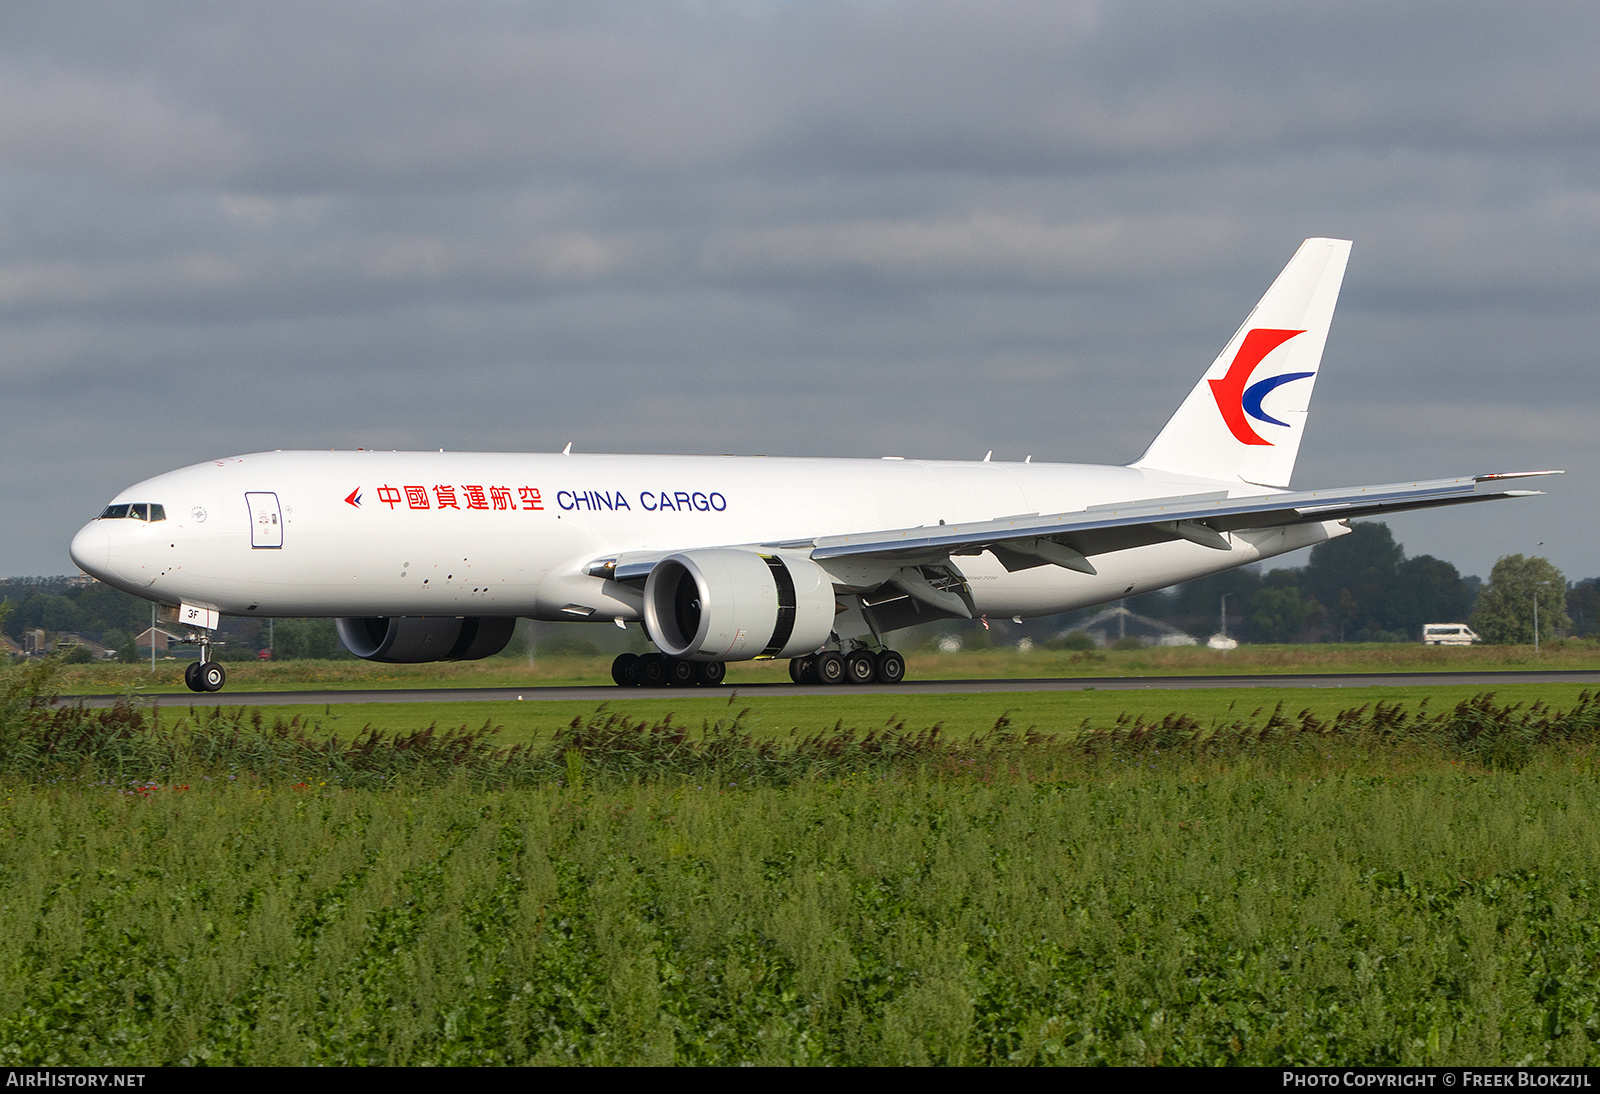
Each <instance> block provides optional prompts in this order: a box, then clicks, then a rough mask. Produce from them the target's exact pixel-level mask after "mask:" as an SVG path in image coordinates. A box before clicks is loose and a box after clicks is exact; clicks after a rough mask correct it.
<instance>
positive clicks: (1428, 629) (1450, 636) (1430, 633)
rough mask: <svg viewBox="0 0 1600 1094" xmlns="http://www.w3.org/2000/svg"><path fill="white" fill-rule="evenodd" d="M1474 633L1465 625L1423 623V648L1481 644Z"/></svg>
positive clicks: (1480, 640)
mask: <svg viewBox="0 0 1600 1094" xmlns="http://www.w3.org/2000/svg"><path fill="white" fill-rule="evenodd" d="M1482 641H1483V639H1482V638H1480V637H1479V636H1478V634H1477V632H1476V631H1474V630H1473V629H1472V628H1471V627H1469V626H1467V625H1466V624H1465V623H1424V624H1423V625H1422V644H1423V645H1424V646H1470V645H1472V644H1473V643H1474V642H1482Z"/></svg>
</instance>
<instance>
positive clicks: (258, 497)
mask: <svg viewBox="0 0 1600 1094" xmlns="http://www.w3.org/2000/svg"><path fill="white" fill-rule="evenodd" d="M244 503H245V506H246V507H247V508H248V509H249V510H250V546H251V547H253V548H257V549H260V548H267V549H270V550H277V549H278V548H281V547H282V546H283V509H282V507H281V506H279V504H278V495H277V494H275V493H272V492H270V491H264V490H257V491H246V493H245V495H244Z"/></svg>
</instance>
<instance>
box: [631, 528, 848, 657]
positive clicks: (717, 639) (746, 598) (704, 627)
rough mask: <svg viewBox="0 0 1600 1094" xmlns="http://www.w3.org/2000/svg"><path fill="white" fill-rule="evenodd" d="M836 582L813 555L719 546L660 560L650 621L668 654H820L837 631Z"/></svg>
mask: <svg viewBox="0 0 1600 1094" xmlns="http://www.w3.org/2000/svg"><path fill="white" fill-rule="evenodd" d="M833 615H834V597H833V581H832V579H831V578H829V577H828V575H827V574H826V573H824V572H823V570H822V567H820V566H818V565H817V564H816V563H815V562H812V561H811V560H810V559H807V558H789V557H786V556H784V555H764V554H760V553H758V552H756V551H741V550H736V549H720V550H706V551H684V552H683V553H681V554H676V555H669V556H667V557H666V558H664V559H662V560H661V561H660V562H658V563H656V565H655V568H654V569H653V570H651V571H650V578H649V580H648V581H646V582H645V587H644V625H645V629H646V630H647V631H649V633H650V640H651V641H653V642H654V643H655V644H656V645H657V646H658V647H659V648H660V649H661V652H662V653H665V654H666V655H667V656H669V657H679V658H684V659H686V660H691V661H748V660H750V659H752V658H756V657H798V656H800V655H802V654H807V653H814V652H815V651H816V650H817V648H818V647H819V646H821V645H822V644H823V643H824V642H826V641H827V640H828V636H829V635H830V634H831V633H832V632H833Z"/></svg>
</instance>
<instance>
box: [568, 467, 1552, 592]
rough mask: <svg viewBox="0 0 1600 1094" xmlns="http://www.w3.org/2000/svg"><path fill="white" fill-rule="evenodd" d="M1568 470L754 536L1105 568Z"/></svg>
mask: <svg viewBox="0 0 1600 1094" xmlns="http://www.w3.org/2000/svg"><path fill="white" fill-rule="evenodd" d="M1559 474H1562V472H1560V471H1513V472H1507V473H1504V474H1497V475H1473V476H1467V477H1462V478H1455V479H1434V480H1431V481H1427V482H1406V483H1389V484H1386V485H1382V486H1348V487H1340V488H1336V489H1331V490H1303V491H1298V492H1285V493H1271V494H1259V495H1252V496H1248V497H1236V498H1230V497H1228V495H1227V491H1223V490H1219V491H1216V492H1214V493H1196V494H1181V495H1178V496H1175V497H1168V498H1147V499H1143V500H1140V501H1131V502H1117V503H1112V504H1109V505H1092V506H1090V507H1089V508H1087V509H1082V510H1078V511H1075V512H1067V513H1050V514H1041V513H1027V514H1023V515H1019V516H1013V517H1002V518H1000V519H998V520H989V521H981V522H977V523H971V524H940V525H932V526H929V525H922V526H919V527H916V528H897V529H890V530H887V531H875V532H860V533H852V534H850V535H839V536H821V537H818V538H815V539H799V540H783V541H780V542H773V543H761V544H755V545H745V546H756V547H764V548H767V549H769V550H776V549H785V550H805V551H807V552H808V553H809V554H810V556H811V558H813V559H815V560H816V561H818V562H822V561H826V560H828V559H844V558H878V559H883V560H885V561H897V562H900V563H902V564H903V565H905V566H912V567H914V566H917V565H925V564H935V563H938V562H941V561H944V560H946V559H948V557H949V556H951V555H977V554H982V553H983V552H984V551H991V552H993V553H994V555H995V556H996V557H997V558H999V560H1000V561H1001V563H1002V564H1003V565H1004V566H1005V567H1006V568H1007V569H1008V570H1022V569H1028V568H1031V567H1034V566H1043V565H1046V564H1054V565H1058V566H1064V567H1066V568H1068V569H1072V570H1078V571H1081V572H1083V573H1088V574H1092V573H1094V572H1095V569H1094V564H1093V563H1091V562H1090V561H1089V557H1090V556H1092V555H1099V554H1106V553H1108V552H1111V551H1125V550H1128V549H1129V548H1133V547H1143V546H1145V545H1147V544H1151V543H1163V542H1167V541H1171V540H1180V539H1184V540H1189V541H1190V542H1193V543H1199V544H1201V545H1203V546H1206V547H1213V548H1215V549H1217V550H1219V551H1226V550H1229V549H1230V545H1229V543H1228V541H1227V539H1226V538H1225V537H1224V533H1226V532H1238V531H1246V530H1249V529H1256V528H1281V527H1285V526H1287V525H1294V524H1307V523H1314V522H1320V521H1325V520H1348V519H1350V518H1352V517H1370V516H1377V515H1379V514H1384V513H1397V512H1402V511H1404V510H1408V509H1429V508H1433V507H1436V506H1441V505H1462V504H1466V503H1468V502H1476V501H1494V500H1496V499H1498V498H1515V497H1526V496H1529V495H1534V494H1540V493H1543V491H1540V490H1519V489H1514V488H1511V487H1509V486H1508V485H1507V483H1508V482H1510V481H1513V480H1517V479H1525V478H1535V477H1539V476H1543V475H1559ZM672 553H673V552H671V551H641V552H629V553H624V554H621V555H615V556H611V557H608V558H603V559H596V560H595V561H594V562H593V563H591V564H590V565H589V566H588V568H587V572H588V573H589V574H590V575H591V576H593V577H604V578H609V579H611V580H614V581H623V582H627V581H635V582H642V581H644V580H645V578H647V577H649V576H650V571H651V570H653V569H654V568H655V565H656V563H657V562H659V561H661V559H663V558H665V557H667V556H668V555H670V554H672Z"/></svg>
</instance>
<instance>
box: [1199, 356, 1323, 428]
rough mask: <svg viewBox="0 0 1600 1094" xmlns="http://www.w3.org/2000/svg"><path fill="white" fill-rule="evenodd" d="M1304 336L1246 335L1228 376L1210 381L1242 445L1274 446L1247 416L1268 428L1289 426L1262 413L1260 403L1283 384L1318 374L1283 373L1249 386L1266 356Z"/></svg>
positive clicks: (1229, 368) (1212, 389)
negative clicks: (1253, 425) (1252, 425)
mask: <svg viewBox="0 0 1600 1094" xmlns="http://www.w3.org/2000/svg"><path fill="white" fill-rule="evenodd" d="M1304 333H1305V331H1303V330H1273V329H1271V328H1269V327H1257V328H1256V329H1255V330H1253V331H1251V332H1250V333H1249V334H1246V335H1245V336H1244V342H1243V343H1242V344H1241V345H1240V346H1239V352H1238V353H1236V354H1234V355H1233V364H1231V365H1229V366H1228V374H1227V375H1226V376H1224V377H1223V378H1222V379H1220V380H1210V381H1208V382H1209V383H1210V384H1211V394H1212V395H1213V396H1215V397H1216V400H1217V409H1218V410H1220V411H1222V420H1223V421H1225V422H1227V423H1228V429H1229V430H1231V431H1232V432H1233V435H1234V436H1235V437H1236V438H1238V440H1239V442H1240V443H1241V444H1265V445H1270V444H1272V442H1271V441H1269V440H1267V439H1266V438H1265V437H1263V436H1261V435H1260V434H1259V433H1257V432H1256V431H1255V429H1254V428H1252V427H1251V425H1250V422H1249V421H1248V420H1247V418H1246V417H1245V416H1246V415H1249V417H1251V418H1254V419H1255V420H1256V421H1258V422H1265V423H1267V424H1268V425H1281V426H1287V425H1288V424H1289V423H1288V422H1280V421H1279V420H1278V419H1276V418H1274V417H1273V416H1272V415H1270V414H1268V413H1267V412H1266V411H1265V410H1263V409H1262V407H1261V401H1262V400H1263V399H1265V398H1266V397H1267V396H1268V395H1269V394H1271V393H1272V392H1273V391H1275V390H1277V389H1278V388H1280V387H1282V386H1283V385H1284V384H1287V383H1289V382H1291V381H1293V380H1304V379H1305V378H1306V377H1308V376H1315V375H1316V373H1314V372H1283V373H1279V374H1278V375H1277V376H1268V377H1267V378H1266V379H1264V380H1257V381H1256V382H1255V383H1253V384H1252V383H1250V374H1251V373H1252V372H1254V371H1255V370H1256V366H1257V365H1259V364H1260V363H1261V362H1262V361H1263V360H1265V359H1266V356H1267V354H1269V353H1271V352H1272V351H1273V350H1275V349H1277V348H1278V347H1279V346H1281V345H1283V344H1284V343H1285V342H1287V341H1288V340H1289V339H1291V338H1293V337H1294V336H1295V335H1297V334H1304Z"/></svg>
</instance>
